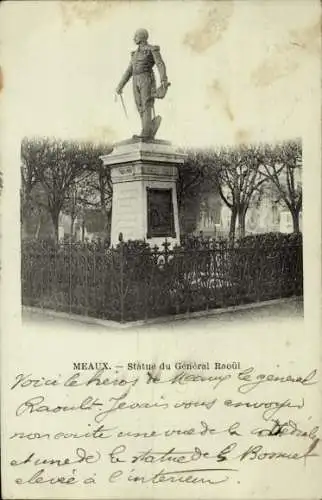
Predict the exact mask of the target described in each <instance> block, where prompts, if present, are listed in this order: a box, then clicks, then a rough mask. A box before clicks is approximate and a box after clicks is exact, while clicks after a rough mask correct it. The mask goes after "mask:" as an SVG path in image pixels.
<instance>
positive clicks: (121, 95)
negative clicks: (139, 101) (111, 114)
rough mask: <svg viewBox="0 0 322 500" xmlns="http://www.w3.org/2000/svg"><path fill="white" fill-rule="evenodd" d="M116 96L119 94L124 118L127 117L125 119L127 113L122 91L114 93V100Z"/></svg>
mask: <svg viewBox="0 0 322 500" xmlns="http://www.w3.org/2000/svg"><path fill="white" fill-rule="evenodd" d="M117 96H120V99H121V103H122V108H123V111H124V114H125V116H126V118H127V119H129V117H128V114H127V111H126V107H125V103H124V99H123V94H122V92H116V93H115V96H114V101H117Z"/></svg>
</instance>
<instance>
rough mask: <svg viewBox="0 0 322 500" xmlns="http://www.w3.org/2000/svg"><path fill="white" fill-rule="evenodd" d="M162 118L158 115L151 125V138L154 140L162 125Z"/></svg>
mask: <svg viewBox="0 0 322 500" xmlns="http://www.w3.org/2000/svg"><path fill="white" fill-rule="evenodd" d="M161 121H162V118H161V116H160V115H157V116H155V117H154V118H153V120H152V123H151V137H152V139H154V137H155V135H156V133H157V131H158V129H159V127H160V125H161Z"/></svg>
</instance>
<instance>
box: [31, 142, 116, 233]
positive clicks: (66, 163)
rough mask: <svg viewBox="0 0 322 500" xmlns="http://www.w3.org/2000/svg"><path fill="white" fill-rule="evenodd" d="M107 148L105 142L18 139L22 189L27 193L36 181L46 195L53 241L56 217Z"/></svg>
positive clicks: (92, 170)
mask: <svg viewBox="0 0 322 500" xmlns="http://www.w3.org/2000/svg"><path fill="white" fill-rule="evenodd" d="M110 151H111V147H110V146H109V145H108V146H106V145H94V144H92V143H81V142H76V141H66V140H58V139H50V138H41V139H39V138H35V139H32V140H28V139H25V140H24V141H23V142H22V154H21V157H22V162H23V168H22V172H23V173H24V174H25V175H24V177H23V188H24V189H25V192H26V193H28V192H29V191H30V192H31V190H32V188H33V187H34V185H35V184H36V183H37V182H39V183H40V184H41V186H42V188H43V190H44V192H45V194H46V202H47V210H48V212H49V214H50V216H51V219H52V223H53V227H54V235H55V240H56V241H58V225H59V216H60V213H61V211H62V209H63V208H64V206H65V205H66V201H67V200H68V198H70V194H71V192H72V189H73V187H74V186H76V185H77V183H79V182H81V181H84V179H85V178H86V177H88V176H90V175H92V174H93V172H94V171H95V169H96V168H97V165H98V163H99V162H101V160H100V158H99V157H100V155H102V154H107V153H109V152H110Z"/></svg>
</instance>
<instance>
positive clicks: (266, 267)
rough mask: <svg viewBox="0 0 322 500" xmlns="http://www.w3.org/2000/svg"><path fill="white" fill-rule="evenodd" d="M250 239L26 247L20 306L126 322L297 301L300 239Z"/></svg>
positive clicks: (300, 286)
mask: <svg viewBox="0 0 322 500" xmlns="http://www.w3.org/2000/svg"><path fill="white" fill-rule="evenodd" d="M254 241H255V243H254ZM254 241H251V242H247V239H246V241H242V242H235V243H234V244H232V243H230V242H229V241H211V240H207V241H198V240H194V241H190V243H189V241H188V242H185V243H184V244H183V245H182V246H180V247H174V248H170V245H169V243H167V242H166V241H165V242H164V244H163V246H162V248H158V247H155V248H152V249H151V248H150V247H149V246H148V245H147V244H145V243H144V242H127V243H123V242H121V243H120V244H119V245H118V246H117V247H116V248H104V246H103V245H101V244H99V243H96V244H95V243H90V244H79V243H78V244H70V243H69V244H68V243H67V244H66V243H65V244H59V245H49V244H45V243H43V244H39V243H36V242H29V243H27V242H25V243H23V245H22V253H21V255H22V302H23V304H24V305H29V306H37V307H41V308H48V309H54V310H56V311H65V312H70V313H76V314H82V315H87V316H94V317H97V318H102V319H111V320H115V321H120V322H124V321H133V320H138V319H147V318H152V317H157V316H163V315H169V314H178V313H186V312H193V311H200V310H207V309H213V308H219V307H226V306H231V305H239V304H245V303H249V302H259V301H264V300H269V299H275V298H282V297H290V296H292V295H301V294H302V293H303V265H302V244H301V241H299V240H298V239H295V240H292V239H286V240H285V241H284V242H283V244H282V245H281V244H280V243H279V244H276V242H274V240H273V241H268V242H267V243H265V245H263V244H262V243H261V244H258V243H256V239H255V240H254Z"/></svg>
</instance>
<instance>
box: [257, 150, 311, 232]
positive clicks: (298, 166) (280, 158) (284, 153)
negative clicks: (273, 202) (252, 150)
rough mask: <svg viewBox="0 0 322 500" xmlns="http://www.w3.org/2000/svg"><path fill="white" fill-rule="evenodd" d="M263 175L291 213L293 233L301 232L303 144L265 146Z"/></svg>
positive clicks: (278, 199) (278, 198)
mask: <svg viewBox="0 0 322 500" xmlns="http://www.w3.org/2000/svg"><path fill="white" fill-rule="evenodd" d="M261 171H262V175H263V176H264V177H265V178H266V179H267V180H268V181H270V182H271V183H272V185H273V186H274V188H275V189H274V192H275V193H276V195H277V201H280V202H282V204H283V205H284V206H285V207H286V208H287V209H288V210H289V211H290V213H291V215H292V221H293V231H294V232H296V233H298V232H299V231H300V221H299V217H300V212H301V210H302V144H301V141H300V140H291V141H285V142H282V143H279V144H276V145H273V146H271V145H267V146H265V153H264V161H263V165H262V168H261Z"/></svg>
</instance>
